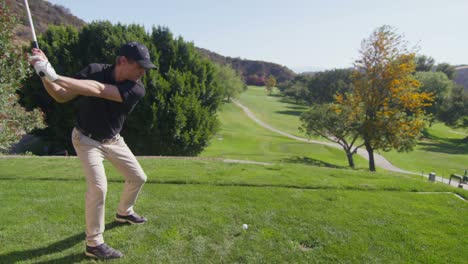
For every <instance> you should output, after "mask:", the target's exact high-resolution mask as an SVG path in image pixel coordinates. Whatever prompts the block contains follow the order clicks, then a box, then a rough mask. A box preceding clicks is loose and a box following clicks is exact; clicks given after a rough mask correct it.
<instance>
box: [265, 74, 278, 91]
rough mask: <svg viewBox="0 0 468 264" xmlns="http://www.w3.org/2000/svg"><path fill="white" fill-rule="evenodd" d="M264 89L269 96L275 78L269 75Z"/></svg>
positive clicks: (274, 84)
mask: <svg viewBox="0 0 468 264" xmlns="http://www.w3.org/2000/svg"><path fill="white" fill-rule="evenodd" d="M265 84H266V89H267V91H268V92H269V93H270V95H271V94H272V93H273V88H274V87H275V86H276V78H275V76H273V75H269V76H268V78H267V80H266V83H265Z"/></svg>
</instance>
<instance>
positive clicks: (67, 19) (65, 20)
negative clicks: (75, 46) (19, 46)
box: [6, 0, 85, 43]
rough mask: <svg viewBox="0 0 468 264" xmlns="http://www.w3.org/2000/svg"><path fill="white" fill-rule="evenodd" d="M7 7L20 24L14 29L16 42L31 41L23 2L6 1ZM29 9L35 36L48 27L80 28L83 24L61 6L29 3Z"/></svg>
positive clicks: (41, 2)
mask: <svg viewBox="0 0 468 264" xmlns="http://www.w3.org/2000/svg"><path fill="white" fill-rule="evenodd" d="M6 3H7V5H8V6H9V8H10V11H12V12H13V13H14V14H16V15H17V17H18V19H19V21H20V24H19V25H18V26H17V28H16V29H15V33H16V41H18V42H19V43H27V42H29V41H30V40H31V39H32V34H31V29H30V28H29V21H28V16H27V13H26V8H25V6H24V1H23V0H7V1H6ZM29 9H30V10H31V15H32V17H33V22H34V28H35V30H36V34H37V35H39V34H41V33H43V32H45V31H46V30H47V27H48V26H49V25H71V26H74V27H77V28H80V27H82V26H83V25H84V24H85V22H84V21H83V20H81V19H80V18H78V17H76V16H74V15H73V14H71V12H70V10H69V9H67V8H66V7H63V6H61V5H54V4H51V3H49V2H47V1H43V0H34V1H29Z"/></svg>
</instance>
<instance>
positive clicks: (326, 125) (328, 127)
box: [300, 104, 362, 168]
mask: <svg viewBox="0 0 468 264" xmlns="http://www.w3.org/2000/svg"><path fill="white" fill-rule="evenodd" d="M352 111H353V110H352V109H351V108H349V107H348V108H347V107H344V106H340V107H337V105H334V104H316V105H313V106H312V107H311V108H310V109H309V110H308V111H306V112H304V113H303V114H302V115H301V117H300V119H301V123H302V125H301V128H300V130H301V131H303V132H305V133H306V135H308V136H311V135H318V136H321V137H324V138H326V139H328V140H330V141H333V142H336V143H338V144H339V145H341V147H342V148H343V150H344V151H345V153H346V157H347V159H348V164H349V166H350V167H351V168H354V159H353V155H354V154H356V152H357V149H358V148H360V147H362V144H361V145H360V144H357V140H358V138H359V133H358V131H359V127H360V125H361V123H362V120H359V119H358V120H353V119H351V118H348V117H350V116H352V115H351V113H352ZM356 117H360V116H356Z"/></svg>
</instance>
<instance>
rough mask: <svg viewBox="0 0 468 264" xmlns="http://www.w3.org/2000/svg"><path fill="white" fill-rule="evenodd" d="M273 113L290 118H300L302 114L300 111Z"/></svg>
mask: <svg viewBox="0 0 468 264" xmlns="http://www.w3.org/2000/svg"><path fill="white" fill-rule="evenodd" d="M275 113H278V114H282V115H292V116H298V117H299V116H301V114H302V113H303V112H302V111H295V110H286V111H276V112H275Z"/></svg>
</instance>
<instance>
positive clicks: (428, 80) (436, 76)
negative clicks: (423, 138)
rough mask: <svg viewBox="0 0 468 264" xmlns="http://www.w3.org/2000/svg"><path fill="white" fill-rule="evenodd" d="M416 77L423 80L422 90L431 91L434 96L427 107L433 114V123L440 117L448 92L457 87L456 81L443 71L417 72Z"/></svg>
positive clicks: (429, 112) (428, 111) (431, 118)
mask: <svg viewBox="0 0 468 264" xmlns="http://www.w3.org/2000/svg"><path fill="white" fill-rule="evenodd" d="M415 77H416V79H417V80H419V81H420V82H421V84H422V85H421V87H420V91H422V92H426V93H430V94H432V97H433V100H434V101H433V103H432V105H430V106H428V107H426V109H425V111H426V113H427V114H431V115H432V116H431V117H430V121H431V123H432V122H433V121H434V120H435V118H438V117H439V114H440V112H441V109H442V105H443V103H444V101H445V100H446V98H447V96H448V94H449V93H450V91H452V89H453V88H454V87H455V83H454V82H453V81H452V80H450V79H449V78H448V77H447V75H445V74H444V73H443V72H416V74H415Z"/></svg>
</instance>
